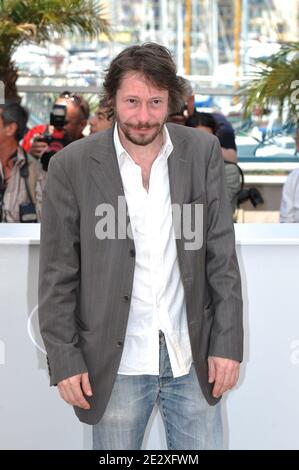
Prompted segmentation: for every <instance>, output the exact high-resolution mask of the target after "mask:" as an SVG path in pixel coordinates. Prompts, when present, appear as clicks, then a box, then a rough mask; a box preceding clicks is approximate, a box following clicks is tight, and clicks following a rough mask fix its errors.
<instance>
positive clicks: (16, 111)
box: [0, 102, 28, 142]
mask: <svg viewBox="0 0 299 470" xmlns="http://www.w3.org/2000/svg"><path fill="white" fill-rule="evenodd" d="M0 109H1V111H2V112H1V114H0V116H1V118H2V121H3V125H4V126H7V125H8V124H11V123H13V122H15V123H16V125H17V129H16V132H15V139H16V140H17V141H18V142H19V141H20V140H21V139H22V138H23V136H24V134H25V132H26V131H27V121H28V111H27V109H25V108H23V106H21V105H20V104H19V103H14V102H8V103H5V104H0Z"/></svg>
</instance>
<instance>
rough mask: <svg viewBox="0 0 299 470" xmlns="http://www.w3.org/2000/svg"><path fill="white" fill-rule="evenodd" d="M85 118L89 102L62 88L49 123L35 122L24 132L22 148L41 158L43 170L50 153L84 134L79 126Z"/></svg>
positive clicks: (85, 122)
mask: <svg viewBox="0 0 299 470" xmlns="http://www.w3.org/2000/svg"><path fill="white" fill-rule="evenodd" d="M88 118H89V105H88V103H87V102H86V101H85V100H84V98H83V97H82V96H80V95H76V94H74V93H70V92H68V91H65V92H63V93H61V95H59V98H57V100H56V101H55V104H54V106H53V109H52V112H51V115H50V125H45V124H42V125H39V126H35V127H33V128H32V129H31V130H30V131H29V132H27V134H26V135H25V137H24V141H23V148H24V149H25V150H26V151H27V152H30V154H31V155H32V156H33V157H35V158H41V163H42V166H43V170H44V171H47V169H48V163H49V159H50V157H51V156H52V155H53V154H54V153H56V152H57V151H58V150H60V149H61V148H63V147H65V146H66V145H68V144H69V143H71V142H74V141H75V140H78V139H81V138H82V137H84V135H83V130H84V128H85V126H86V125H87V121H88ZM47 153H48V154H47ZM44 154H46V155H45V156H44ZM43 156H44V157H43ZM42 157H43V158H42Z"/></svg>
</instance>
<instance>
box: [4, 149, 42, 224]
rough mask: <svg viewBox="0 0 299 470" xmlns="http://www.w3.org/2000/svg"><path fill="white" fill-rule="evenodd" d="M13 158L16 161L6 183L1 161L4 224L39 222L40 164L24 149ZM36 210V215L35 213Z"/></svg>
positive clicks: (18, 151)
mask: <svg viewBox="0 0 299 470" xmlns="http://www.w3.org/2000/svg"><path fill="white" fill-rule="evenodd" d="M11 158H13V159H14V164H13V168H12V170H11V175H10V177H9V179H8V180H7V181H6V182H5V181H4V172H3V168H2V164H1V161H0V180H1V194H0V198H1V199H0V204H1V209H2V210H1V211H0V216H1V212H2V220H1V221H2V222H39V221H40V210H39V207H40V200H41V194H39V193H40V190H39V184H38V179H39V173H40V170H39V166H38V162H37V161H36V160H35V159H34V158H33V157H31V156H30V155H28V154H27V153H26V152H24V150H23V149H22V147H20V146H19V147H18V150H17V152H16V153H15V155H13V156H12V157H11ZM34 210H35V212H36V214H35V213H34Z"/></svg>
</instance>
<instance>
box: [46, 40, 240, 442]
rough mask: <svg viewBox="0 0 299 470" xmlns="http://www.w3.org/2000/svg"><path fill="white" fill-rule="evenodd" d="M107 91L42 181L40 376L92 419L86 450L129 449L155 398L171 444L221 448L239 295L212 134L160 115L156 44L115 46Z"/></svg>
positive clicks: (162, 57) (163, 84) (171, 69)
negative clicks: (43, 363) (98, 122)
mask: <svg viewBox="0 0 299 470" xmlns="http://www.w3.org/2000/svg"><path fill="white" fill-rule="evenodd" d="M104 89H105V92H106V98H107V102H108V103H109V105H110V106H111V108H112V110H113V111H114V117H115V121H116V124H115V126H114V128H113V129H109V130H107V131H104V132H101V133H97V134H94V135H92V136H89V137H86V139H83V140H82V141H79V142H76V143H74V144H71V145H70V146H68V147H67V148H66V149H64V150H63V151H61V152H59V155H58V154H57V155H55V156H54V157H53V158H52V160H51V161H50V166H49V172H48V178H47V183H46V189H45V193H44V207H43V220H42V231H41V257H40V286H39V317H40V328H41V333H42V336H43V339H44V342H45V346H46V349H47V353H48V364H49V372H50V377H51V379H50V383H51V384H52V385H54V384H58V388H59V392H60V394H61V396H62V398H63V399H64V400H65V401H66V402H67V403H70V404H72V405H74V407H75V412H76V414H77V415H78V417H79V419H80V420H81V421H83V422H86V423H89V424H92V425H93V446H94V449H139V448H140V447H141V445H142V439H143V435H144V431H145V427H146V424H147V422H148V419H149V417H150V414H151V411H152V409H153V406H154V404H155V402H157V403H158V405H159V407H160V410H161V412H162V416H163V420H164V424H165V428H166V435H167V442H168V447H169V448H170V449H203V448H209V449H212V448H220V447H221V441H222V426H221V414H220V404H219V403H218V401H219V399H220V397H221V395H222V394H223V393H224V392H225V391H226V390H228V389H230V388H232V387H233V386H234V385H235V383H236V382H237V378H238V373H239V362H240V361H241V359H242V313H241V310H242V300H241V290H240V277H239V270H238V265H237V259H236V254H235V247H234V232H233V225H232V223H231V217H230V207H229V201H228V199H227V196H226V192H225V190H224V185H225V183H224V180H223V160H222V157H221V152H220V147H219V143H218V141H217V139H216V138H215V137H213V136H210V135H208V134H204V133H197V132H194V130H191V129H188V128H186V127H183V126H179V125H175V124H168V125H167V126H166V125H165V122H166V120H167V115H168V110H169V109H174V108H175V105H176V104H177V103H178V102H179V101H180V94H181V89H180V86H179V83H178V81H177V77H176V69H175V64H174V62H173V60H172V58H171V55H170V53H169V51H168V50H167V49H165V48H164V47H162V46H160V45H158V44H154V43H147V44H144V45H142V46H132V47H129V48H127V49H125V50H124V51H122V52H121V53H120V54H119V55H118V56H117V57H116V58H115V59H114V60H113V61H112V63H111V65H110V67H109V70H108V73H107V75H106V78H105V81H104ZM198 155H200V157H201V158H198ZM124 198H125V204H124ZM125 205H127V208H128V214H129V215H128V214H127V213H126V211H125V213H124V211H123V208H124V206H125ZM172 213H173V214H176V216H175V215H174V216H173V215H172ZM198 213H199V214H200V216H201V218H200V217H199V218H198V217H197V215H196V214H198ZM190 214H192V216H190ZM99 217H101V218H100V219H99ZM190 217H191V219H192V220H191V222H192V225H191V226H192V227H193V226H194V224H195V226H196V229H195V231H194V233H195V236H194V237H191V236H190V233H189V230H188V228H189V229H190V227H189V222H190ZM188 219H189V220H188ZM198 219H199V220H198ZM201 219H202V220H201ZM186 221H187V222H188V223H187V222H186ZM128 222H130V224H129V225H128ZM181 229H182V230H181ZM180 232H181V233H180ZM200 235H202V236H201V237H200ZM193 238H200V239H201V240H200V241H201V243H198V240H197V243H195V245H192V243H191V245H190V244H189V242H190V240H191V239H192V240H193ZM194 241H195V240H194ZM217 403H218V404H217Z"/></svg>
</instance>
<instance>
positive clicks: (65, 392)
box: [58, 382, 75, 405]
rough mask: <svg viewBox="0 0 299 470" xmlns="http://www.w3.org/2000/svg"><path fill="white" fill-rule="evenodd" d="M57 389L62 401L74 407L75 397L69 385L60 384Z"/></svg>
mask: <svg viewBox="0 0 299 470" xmlns="http://www.w3.org/2000/svg"><path fill="white" fill-rule="evenodd" d="M58 388H59V392H60V395H61V397H62V398H63V400H64V401H66V402H67V403H68V404H69V405H74V402H75V397H74V394H73V392H72V390H71V387H70V385H69V384H68V383H67V382H66V383H61V384H60V385H59V386H58Z"/></svg>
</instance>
